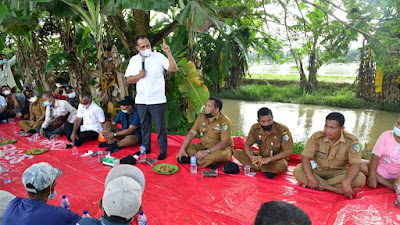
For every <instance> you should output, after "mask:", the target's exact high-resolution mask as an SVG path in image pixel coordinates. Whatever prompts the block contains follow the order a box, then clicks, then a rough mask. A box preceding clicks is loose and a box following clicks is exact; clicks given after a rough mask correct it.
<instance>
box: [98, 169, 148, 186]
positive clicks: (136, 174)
mask: <svg viewBox="0 0 400 225" xmlns="http://www.w3.org/2000/svg"><path fill="white" fill-rule="evenodd" d="M122 176H126V177H130V178H132V179H134V180H135V181H136V182H138V183H139V185H140V186H141V187H142V191H144V186H145V179H144V174H143V172H142V171H141V170H140V169H139V168H137V167H136V166H132V165H129V164H124V165H118V166H116V167H113V168H112V169H111V170H110V172H108V174H107V177H106V181H105V185H104V186H105V187H107V184H108V183H110V181H112V180H114V179H116V178H118V177H122Z"/></svg>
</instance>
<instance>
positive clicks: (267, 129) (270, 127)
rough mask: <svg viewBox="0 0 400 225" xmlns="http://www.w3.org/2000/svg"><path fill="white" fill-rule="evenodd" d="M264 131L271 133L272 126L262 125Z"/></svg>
mask: <svg viewBox="0 0 400 225" xmlns="http://www.w3.org/2000/svg"><path fill="white" fill-rule="evenodd" d="M261 127H262V129H264V130H265V131H270V130H271V129H272V124H271V125H267V126H263V125H261Z"/></svg>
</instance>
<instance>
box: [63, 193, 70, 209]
mask: <svg viewBox="0 0 400 225" xmlns="http://www.w3.org/2000/svg"><path fill="white" fill-rule="evenodd" d="M69 206H70V204H69V201H68V198H67V196H66V195H63V196H62V198H61V207H62V208H66V209H70V208H69Z"/></svg>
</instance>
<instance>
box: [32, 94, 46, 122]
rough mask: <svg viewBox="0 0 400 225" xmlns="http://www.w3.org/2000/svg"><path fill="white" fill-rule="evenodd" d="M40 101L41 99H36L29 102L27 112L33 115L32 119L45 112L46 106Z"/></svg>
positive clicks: (35, 119)
mask: <svg viewBox="0 0 400 225" xmlns="http://www.w3.org/2000/svg"><path fill="white" fill-rule="evenodd" d="M42 103H43V100H42V99H38V100H37V101H36V102H34V103H30V104H29V112H30V113H31V114H32V115H33V117H34V119H33V120H34V121H37V120H38V119H39V118H40V117H41V116H42V115H43V113H45V112H46V107H45V106H43V105H42Z"/></svg>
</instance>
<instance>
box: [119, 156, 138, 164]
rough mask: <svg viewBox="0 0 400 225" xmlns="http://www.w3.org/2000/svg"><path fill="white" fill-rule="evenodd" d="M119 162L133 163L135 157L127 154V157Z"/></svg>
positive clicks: (134, 162)
mask: <svg viewBox="0 0 400 225" xmlns="http://www.w3.org/2000/svg"><path fill="white" fill-rule="evenodd" d="M120 162H121V164H130V165H135V164H136V159H135V158H134V157H133V156H132V155H128V156H127V157H125V158H122V159H121V161H120Z"/></svg>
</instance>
